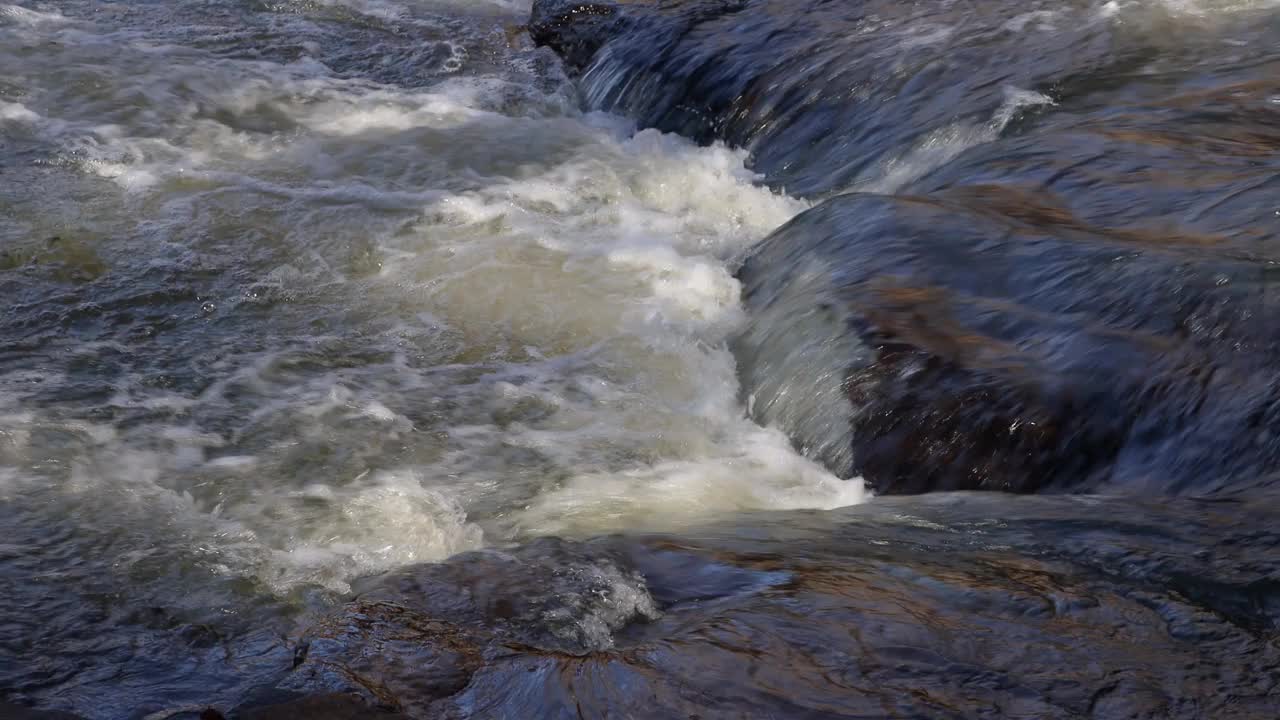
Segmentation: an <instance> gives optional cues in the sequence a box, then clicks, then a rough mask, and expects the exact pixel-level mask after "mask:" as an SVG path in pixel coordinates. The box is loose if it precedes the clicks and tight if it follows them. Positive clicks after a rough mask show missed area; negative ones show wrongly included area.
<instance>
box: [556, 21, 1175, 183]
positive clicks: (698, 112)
mask: <svg viewBox="0 0 1280 720" xmlns="http://www.w3.org/2000/svg"><path fill="white" fill-rule="evenodd" d="M579 9H580V11H579V12H574V11H575V10H579ZM1037 13H1042V14H1043V16H1044V17H1049V18H1052V22H1048V21H1044V22H1033V21H1032V20H1031V19H1033V18H1036V17H1037ZM1018 18H1023V20H1022V21H1021V22H1019V21H1018ZM1011 23H1012V25H1011ZM531 32H532V35H533V38H534V39H535V41H537V42H538V43H540V44H543V45H547V46H549V47H551V48H553V49H555V50H556V51H557V52H559V53H560V54H561V56H562V57H564V58H565V60H566V62H567V63H568V64H569V65H570V66H571V67H572V68H580V69H581V75H582V80H581V86H582V93H583V96H584V98H585V100H586V102H587V104H588V105H589V106H590V107H591V108H592V109H600V110H607V111H610V112H615V113H618V114H622V115H626V116H628V117H631V118H633V119H635V120H636V121H637V122H638V123H639V124H641V125H642V126H647V127H656V128H658V129H660V130H664V131H668V132H676V133H680V134H682V135H685V136H687V137H690V138H693V139H695V140H697V141H699V142H712V141H715V140H720V141H724V142H727V143H729V144H731V145H735V146H740V147H745V148H748V149H750V150H751V152H752V163H753V167H754V168H755V169H756V170H758V171H759V172H761V173H762V174H763V175H764V176H765V179H766V181H767V182H768V183H770V184H771V185H773V186H775V187H782V188H785V189H786V190H787V192H789V193H791V194H793V195H819V194H823V193H828V192H831V191H834V190H838V189H841V188H845V187H849V186H850V185H852V184H856V183H859V182H863V181H866V180H869V179H874V178H875V177H877V176H879V175H880V174H881V169H880V168H879V165H880V164H881V163H882V162H884V161H888V160H891V159H893V158H894V157H895V156H900V155H905V154H908V153H909V152H910V150H911V149H912V148H913V147H916V146H920V147H926V148H927V147H937V146H939V145H942V144H946V143H948V142H950V139H952V138H953V137H959V136H962V135H966V134H974V135H975V139H976V136H979V135H980V136H984V137H985V136H986V135H987V134H988V133H986V132H985V130H984V128H986V127H987V126H988V125H990V127H991V131H990V134H995V133H998V132H999V131H1000V130H1002V129H1003V128H1004V126H1005V124H1007V123H1008V122H1009V121H1010V120H1011V119H1012V118H1013V117H1014V116H1015V115H1016V114H1017V110H1018V109H1019V107H1021V106H1022V105H1027V104H1037V103H1039V104H1043V102H1044V101H1045V100H1047V99H1048V98H1039V99H1037V100H1036V101H1035V102H1032V103H1028V102H1026V101H1027V99H1028V98H1032V97H1036V96H1035V95H1034V94H1027V93H1025V92H1024V93H1020V92H1018V91H1019V90H1021V91H1034V90H1040V89H1045V88H1049V87H1052V86H1055V85H1056V84H1059V83H1062V82H1064V81H1066V80H1067V79H1068V78H1071V77H1076V76H1078V75H1080V74H1082V73H1092V72H1100V71H1106V70H1109V69H1111V68H1115V67H1127V66H1128V65H1129V64H1130V63H1131V62H1132V60H1131V57H1132V55H1134V54H1135V53H1140V52H1141V51H1142V50H1143V49H1145V48H1147V47H1148V46H1149V45H1150V44H1151V43H1152V42H1157V41H1158V36H1157V39H1156V40H1153V39H1152V36H1150V35H1147V34H1146V33H1145V28H1144V23H1143V22H1142V20H1141V18H1136V17H1135V18H1128V23H1127V24H1125V25H1123V26H1120V25H1113V24H1112V23H1110V22H1109V21H1107V20H1105V19H1103V18H1101V17H1100V16H1099V15H1098V14H1097V11H1096V9H1095V8H1091V7H1088V4H1087V3H1076V4H1070V3H1068V4H1064V3H1061V2H1052V3H1050V2H1032V3H1026V2H1018V3H1013V2H996V3H984V4H983V6H982V8H981V9H975V7H974V6H973V5H972V4H970V3H951V2H942V1H937V2H925V3H911V4H905V5H904V4H903V3H899V2H892V1H891V0H884V1H880V0H876V1H874V2H857V3H850V2H829V1H828V0H801V1H799V2H796V1H794V0H676V1H675V2H663V3H633V2H618V1H615V2H596V3H573V2H564V1H563V0H538V2H535V3H534V6H533V22H532V23H531ZM1028 36H1032V37H1033V38H1034V39H1031V38H1029V37H1028ZM958 150H959V148H957V149H956V151H957V152H958Z"/></svg>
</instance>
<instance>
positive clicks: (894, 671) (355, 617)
mask: <svg viewBox="0 0 1280 720" xmlns="http://www.w3.org/2000/svg"><path fill="white" fill-rule="evenodd" d="M1021 500H1022V502H1019V503H1010V502H1009V501H1008V499H1005V500H1004V501H1002V502H999V504H997V502H998V501H997V499H995V498H993V497H992V496H990V495H985V496H984V495H980V494H971V495H962V496H955V495H951V496H938V497H937V499H936V500H935V499H932V498H911V499H909V500H908V499H902V498H881V499H880V500H878V501H877V502H875V503H868V504H866V505H862V506H858V507H854V508H848V509H846V510H842V511H837V512H834V513H792V514H787V515H785V516H783V517H774V518H762V519H761V522H766V523H776V525H771V526H770V532H769V533H748V534H747V535H746V536H744V534H743V533H742V532H741V529H740V528H738V527H736V526H731V527H729V528H726V529H723V530H717V529H716V528H709V529H707V530H705V531H704V532H700V533H698V535H699V537H700V538H701V539H700V540H697V541H692V540H688V539H682V540H674V539H666V538H625V537H613V538H604V539H599V540H594V541H590V542H582V543H571V542H564V541H554V542H549V541H540V542H537V543H533V544H531V545H526V546H522V547H520V548H515V549H512V550H511V551H510V552H509V558H511V559H514V560H509V561H508V562H506V563H500V562H491V563H487V564H486V563H483V562H480V563H479V565H481V566H482V567H480V568H476V567H474V566H475V565H476V564H477V558H475V557H474V556H472V557H459V558H453V559H451V560H449V561H448V562H445V563H442V564H440V565H424V566H418V567H412V568H405V569H403V570H400V571H398V572H396V573H395V574H394V575H392V576H389V577H388V578H387V581H388V591H389V592H392V593H403V594H402V595H401V599H402V601H403V602H405V603H413V602H415V601H414V595H415V593H417V592H420V591H421V592H423V593H424V594H425V595H427V596H434V595H442V596H443V595H444V594H446V593H448V592H449V591H452V594H454V595H455V596H457V597H461V598H466V597H467V596H468V595H470V594H471V593H473V592H474V590H475V589H476V588H478V587H481V586H487V587H490V588H497V587H499V586H500V584H501V581H502V578H503V576H504V575H503V574H504V573H507V572H514V573H515V574H516V576H517V577H516V586H517V588H530V587H533V584H532V583H531V580H532V579H534V578H541V579H542V580H543V582H544V583H545V584H546V585H547V586H557V587H558V588H559V590H558V594H561V595H573V594H577V595H581V597H578V598H574V599H566V600H565V601H564V602H563V603H562V604H563V606H565V607H570V608H575V607H579V608H580V607H590V606H592V604H593V603H594V602H596V600H593V598H594V597H595V596H596V595H597V591H598V588H596V587H594V586H592V585H591V584H590V583H585V584H581V585H577V586H572V585H568V584H565V583H564V582H563V581H562V580H560V579H559V578H557V575H556V567H555V564H554V561H555V559H556V558H572V562H574V563H575V564H577V565H578V566H580V567H585V566H589V565H592V564H597V565H599V566H600V567H604V568H609V567H615V568H616V567H625V568H630V569H634V570H635V571H638V572H642V573H643V575H644V577H645V578H646V584H647V587H648V592H649V593H650V594H651V595H652V596H653V597H655V598H662V599H663V601H662V603H661V605H662V607H661V610H662V615H661V616H660V617H658V618H656V619H653V620H652V621H650V622H648V623H645V624H643V625H640V626H636V627H633V628H626V629H621V630H619V631H617V633H616V634H617V635H618V637H616V639H615V642H614V643H612V647H611V648H609V649H595V650H582V651H579V652H574V653H567V652H561V651H555V650H548V649H543V648H539V647H534V646H531V645H528V644H524V643H520V642H517V641H513V640H512V639H511V635H510V632H509V627H508V625H507V621H508V620H509V613H508V612H507V610H506V609H505V608H504V607H500V606H498V605H492V604H489V603H486V602H472V601H470V600H465V601H462V602H459V603H457V604H456V605H454V606H452V608H453V609H450V606H448V605H447V604H446V603H443V602H442V601H441V600H440V599H431V598H430V597H428V598H427V599H426V600H425V605H424V606H428V605H429V606H434V607H436V609H437V611H438V612H439V615H437V616H435V617H428V616H427V615H425V614H424V613H422V612H419V611H414V610H409V609H406V608H405V607H403V606H400V605H392V604H390V603H379V602H372V601H357V602H355V603H353V604H351V605H349V606H348V607H346V608H345V609H343V610H342V611H341V612H340V613H338V614H337V615H336V616H335V617H333V618H331V619H330V620H327V621H326V622H324V623H322V625H321V626H320V627H319V628H317V629H316V630H314V631H313V632H312V633H311V634H310V635H311V637H312V638H313V640H312V643H311V650H310V651H309V652H308V653H307V656H306V657H305V658H304V660H303V663H302V665H301V666H299V669H298V672H299V673H302V675H304V676H309V677H310V678H312V679H314V678H315V677H316V675H315V674H313V673H314V671H316V670H320V669H323V670H322V674H323V673H327V674H329V675H330V676H331V677H333V678H338V679H339V683H340V684H341V683H347V684H350V685H351V686H352V691H353V693H356V694H358V695H359V696H360V697H361V698H362V699H361V702H363V703H365V704H366V706H368V707H373V706H376V705H381V706H383V707H387V708H397V709H398V711H399V712H401V713H403V715H404V716H407V717H410V718H424V719H425V718H431V719H433V720H434V719H437V718H477V717H483V718H525V717H530V718H579V717H589V718H597V717H599V718H608V717H643V718H664V719H665V718H680V719H682V720H685V719H687V718H690V717H699V718H703V719H704V720H711V719H712V718H716V719H719V718H725V719H726V720H727V719H729V718H742V717H786V718H812V719H814V720H817V719H818V718H824V719H826V718H866V717H886V716H893V717H929V718H955V719H956V720H960V719H962V718H972V717H1011V716H1026V717H1037V718H1062V719H1063V720H1066V719H1067V718H1080V717H1111V716H1112V715H1113V714H1115V713H1118V714H1119V715H1122V716H1125V717H1160V718H1187V719H1191V718H1200V717H1232V718H1241V719H1252V718H1257V719H1258V720H1262V719H1264V718H1265V719H1266V720H1270V718H1271V717H1272V716H1273V710H1274V708H1273V702H1272V699H1271V698H1269V697H1268V695H1269V693H1271V692H1272V691H1273V689H1274V688H1275V687H1276V680H1275V678H1276V677H1278V676H1277V675H1276V673H1277V671H1280V655H1278V654H1277V653H1278V651H1280V650H1278V649H1277V648H1276V646H1275V644H1274V642H1272V640H1273V637H1272V636H1273V634H1274V628H1275V627H1276V622H1277V621H1278V620H1280V605H1278V604H1277V603H1276V602H1275V598H1276V594H1275V587H1274V581H1272V580H1267V579H1266V578H1269V577H1274V576H1276V573H1277V571H1278V569H1277V565H1276V560H1275V558H1276V555H1275V550H1276V548H1277V547H1278V545H1277V543H1278V542H1280V539H1278V538H1277V536H1276V533H1274V532H1272V531H1269V530H1266V529H1265V528H1267V527H1270V526H1272V525H1274V522H1273V521H1274V514H1275V513H1274V510H1273V509H1271V508H1273V507H1274V506H1273V505H1269V504H1266V503H1263V504H1259V505H1252V504H1243V503H1231V502H1217V503H1207V502H1202V501H1190V500H1185V499H1177V500H1169V501H1168V503H1169V504H1167V505H1156V506H1151V505H1150V504H1149V503H1143V502H1142V501H1135V500H1132V499H1124V500H1122V501H1121V500H1117V501H1115V503H1116V504H1113V505H1108V504H1107V500H1106V499H1100V498H1071V497H1041V498H1023V499H1021ZM1117 507H1122V508H1123V509H1124V511H1125V513H1124V515H1123V518H1124V519H1123V521H1117V518H1116V514H1115V512H1114V511H1115V510H1116V508H1117ZM992 518H998V519H999V520H998V522H997V521H993V520H992ZM776 533H784V534H785V537H786V538H787V542H786V550H785V552H783V553H778V552H777V550H778V547H779V546H778V545H777V534H776ZM1206 535H1212V536H1213V537H1215V538H1217V539H1218V540H1219V541H1220V544H1219V545H1215V546H1214V547H1219V548H1221V550H1220V551H1218V550H1215V551H1209V552H1201V551H1198V550H1197V549H1199V548H1203V545H1202V542H1203V538H1204V537H1205V536H1206ZM753 538H754V539H753ZM485 573H497V574H496V575H494V576H493V577H490V578H488V579H486V580H485V581H484V582H480V581H479V578H478V576H479V575H482V574H485ZM414 576H419V577H420V579H419V580H418V581H414V582H410V579H411V578H413V577H414ZM455 582H456V584H453V583H455ZM374 584H377V583H374ZM517 592H518V591H517ZM482 594H487V591H486V592H485V593H482ZM535 622H536V621H535ZM552 624H553V625H554V623H552ZM533 634H534V635H535V636H536V635H537V634H538V633H537V632H535V633H533ZM320 644H323V645H325V647H324V648H323V649H321V648H318V645H320ZM318 650H320V651H319V652H318ZM442 668H448V669H449V670H448V671H447V672H442ZM442 678H448V679H447V681H442V680H441V679H442ZM308 682H311V681H310V680H308ZM307 692H313V693H314V692H316V691H315V690H308V691H307ZM315 702H321V701H319V700H316V701H315ZM324 702H329V701H328V700H326V701H324ZM344 702H346V703H347V706H348V707H355V708H359V707H361V706H359V705H354V704H352V703H354V702H355V701H354V700H351V699H344ZM322 706H323V705H322ZM372 712H373V711H372V710H368V711H367V713H368V714H367V716H369V717H376V715H373V714H372ZM254 717H258V716H254ZM265 717H276V716H265ZM279 717H283V718H288V717H294V716H290V715H280V716H279ZM299 717H301V716H299ZM307 717H329V716H327V715H320V714H315V715H308V716H307ZM335 717H348V716H346V715H336V716H335Z"/></svg>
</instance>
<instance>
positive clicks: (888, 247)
mask: <svg viewBox="0 0 1280 720" xmlns="http://www.w3.org/2000/svg"><path fill="white" fill-rule="evenodd" d="M1268 262H1269V261H1268V260H1266V259H1264V258H1259V257H1257V256H1252V257H1251V256H1247V255H1239V254H1231V253H1217V252H1206V251H1205V249H1204V247H1203V246H1201V245H1199V244H1195V243H1179V242H1178V240H1177V238H1157V239H1148V238H1146V237H1143V236H1141V235H1139V234H1136V233H1133V232H1130V231H1127V230H1117V229H1104V228H1099V227H1095V226H1092V225H1090V224H1089V223H1087V222H1085V221H1084V220H1081V219H1079V218H1077V217H1075V216H1074V215H1072V214H1071V213H1070V212H1068V211H1066V210H1064V209H1062V208H1060V207H1056V206H1054V205H1052V204H1048V203H1047V202H1046V201H1045V199H1044V197H1043V196H1040V195H1036V194H1029V193H1019V192H1017V191H1014V190H1012V189H1009V188H1006V187H1001V186H963V187H960V188H957V189H955V190H952V191H947V192H944V193H941V194H939V195H937V196H936V197H928V198H926V197H883V196H872V195H849V196H844V197H839V198H835V199H832V200H829V201H827V202H825V203H823V204H821V205H819V206H818V207H816V208H814V209H813V210H811V211H809V212H806V213H804V214H802V215H800V216H798V217H797V218H795V219H794V220H792V221H791V222H790V223H788V224H787V225H786V226H784V227H783V228H781V229H779V230H778V231H777V232H775V233H774V234H773V235H772V236H770V237H769V238H768V239H766V240H765V241H764V242H763V243H762V244H761V245H760V246H759V247H758V248H757V250H756V251H755V253H754V254H753V256H752V257H751V258H749V259H748V261H747V262H746V263H745V265H744V266H743V267H742V269H741V272H740V276H741V278H742V280H743V282H744V290H745V299H746V304H747V308H748V310H749V312H750V313H751V315H752V320H751V323H750V325H749V327H748V328H747V330H746V331H745V332H744V333H743V335H742V337H741V338H740V340H739V341H738V342H737V345H736V352H737V354H738V357H739V361H740V370H741V373H742V376H743V383H744V390H745V391H746V392H747V393H748V394H749V395H750V398H751V402H750V404H751V406H752V408H753V410H754V412H755V414H756V416H757V417H758V418H759V419H761V421H763V422H770V423H778V424H780V425H782V426H783V427H784V428H786V429H787V430H788V431H789V432H791V434H792V436H793V437H794V438H795V439H796V440H797V442H798V444H799V445H800V446H801V447H803V448H805V449H806V450H807V451H808V452H810V453H811V454H813V455H815V456H817V457H820V458H822V459H823V460H824V461H825V462H826V463H827V464H828V465H829V466H831V467H832V468H834V469H835V470H836V471H838V472H840V473H841V474H843V475H846V476H850V475H855V474H860V475H863V476H864V477H865V478H866V479H867V480H868V481H869V482H870V483H871V484H873V485H874V486H875V487H876V488H877V489H878V490H879V491H880V492H883V493H904V492H905V493H914V492H924V491H929V490H943V489H1000V490H1013V491H1019V492H1031V491H1036V490H1042V489H1090V490H1096V489H1103V488H1107V489H1115V488H1120V487H1123V488H1126V489H1127V490H1130V491H1154V492H1163V493H1183V492H1185V493H1197V494H1199V493H1206V492H1222V491H1236V490H1240V489H1243V488H1248V487H1251V486H1253V485H1256V484H1259V483H1267V482H1269V481H1268V480H1267V479H1266V478H1268V477H1269V476H1270V474H1271V473H1272V472H1273V471H1274V470H1275V469H1276V468H1278V467H1280V447H1277V445H1276V443H1273V442H1269V441H1268V440H1267V438H1269V437H1274V436H1275V433H1277V432H1280V424H1278V423H1280V415H1277V412H1276V410H1275V408H1276V401H1277V400H1278V399H1280V383H1278V382H1277V378H1276V376H1275V375H1274V372H1273V371H1272V367H1274V362H1275V360H1276V359H1277V357H1276V343H1275V336H1276V330H1275V327H1274V324H1273V323H1272V322H1271V321H1270V320H1269V319H1268V318H1273V317H1275V316H1276V313H1277V312H1280V295H1278V294H1276V293H1272V292H1269V291H1268V288H1266V287H1265V286H1263V285H1259V284H1257V283H1252V282H1249V279H1250V278H1252V277H1256V276H1257V275H1258V274H1259V273H1262V272H1264V271H1265V268H1266V267H1267V263H1268ZM1224 278H1225V279H1226V280H1225V281H1224Z"/></svg>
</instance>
